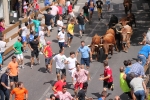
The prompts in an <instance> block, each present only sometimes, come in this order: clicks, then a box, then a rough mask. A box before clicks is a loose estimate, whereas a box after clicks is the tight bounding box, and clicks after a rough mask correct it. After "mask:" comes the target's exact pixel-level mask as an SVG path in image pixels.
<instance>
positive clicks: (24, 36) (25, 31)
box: [18, 22, 29, 53]
mask: <svg viewBox="0 0 150 100" xmlns="http://www.w3.org/2000/svg"><path fill="white" fill-rule="evenodd" d="M27 26H28V23H27V22H26V23H25V26H24V27H22V28H20V29H19V31H18V32H20V31H21V30H22V33H21V37H22V43H23V51H24V52H25V53H27V50H26V46H27V38H28V36H29V34H28V28H27Z"/></svg>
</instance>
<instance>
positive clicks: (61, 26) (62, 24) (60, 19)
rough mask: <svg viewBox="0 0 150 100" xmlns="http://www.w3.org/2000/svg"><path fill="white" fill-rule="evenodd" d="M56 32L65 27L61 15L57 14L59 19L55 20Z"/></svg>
mask: <svg viewBox="0 0 150 100" xmlns="http://www.w3.org/2000/svg"><path fill="white" fill-rule="evenodd" d="M57 26H58V33H59V32H60V31H61V30H62V28H66V27H65V26H64V23H63V21H62V16H59V20H57Z"/></svg>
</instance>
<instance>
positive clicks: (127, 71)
mask: <svg viewBox="0 0 150 100" xmlns="http://www.w3.org/2000/svg"><path fill="white" fill-rule="evenodd" d="M130 68H131V67H128V66H127V67H126V68H125V74H128V73H129V71H130Z"/></svg>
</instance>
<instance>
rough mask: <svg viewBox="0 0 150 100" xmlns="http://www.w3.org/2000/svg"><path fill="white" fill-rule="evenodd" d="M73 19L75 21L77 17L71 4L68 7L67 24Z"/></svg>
mask: <svg viewBox="0 0 150 100" xmlns="http://www.w3.org/2000/svg"><path fill="white" fill-rule="evenodd" d="M71 18H74V19H75V15H74V13H73V7H72V3H70V5H69V6H68V20H67V23H68V22H69V21H70V19H71Z"/></svg>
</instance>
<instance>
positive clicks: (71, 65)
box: [67, 57, 77, 69]
mask: <svg viewBox="0 0 150 100" xmlns="http://www.w3.org/2000/svg"><path fill="white" fill-rule="evenodd" d="M67 61H68V69H72V68H75V67H76V61H77V59H76V58H71V57H68V58H67Z"/></svg>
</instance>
